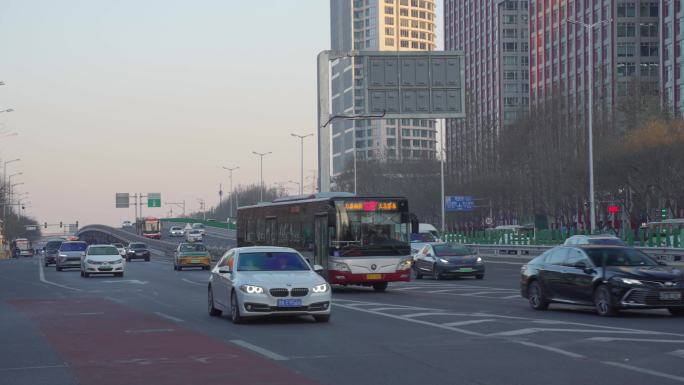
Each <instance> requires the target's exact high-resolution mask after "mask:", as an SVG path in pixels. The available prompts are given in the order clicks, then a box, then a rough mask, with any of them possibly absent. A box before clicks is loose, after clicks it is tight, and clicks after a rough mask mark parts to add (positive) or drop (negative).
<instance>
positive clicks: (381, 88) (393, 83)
mask: <svg viewBox="0 0 684 385" xmlns="http://www.w3.org/2000/svg"><path fill="white" fill-rule="evenodd" d="M357 56H360V57H362V58H363V72H364V81H363V86H362V90H361V92H360V94H362V95H364V100H365V105H364V107H365V110H363V111H362V112H361V113H360V114H361V115H382V117H383V118H389V119H401V118H414V119H431V118H432V119H440V118H464V117H465V108H464V103H463V102H464V99H465V94H464V88H463V83H464V72H463V54H461V53H459V52H440V51H431V52H384V51H383V52H378V51H375V52H368V51H362V52H359V53H358V54H357Z"/></svg>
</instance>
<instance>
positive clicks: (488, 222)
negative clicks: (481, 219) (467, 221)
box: [485, 217, 494, 226]
mask: <svg viewBox="0 0 684 385" xmlns="http://www.w3.org/2000/svg"><path fill="white" fill-rule="evenodd" d="M493 224H494V220H493V219H492V217H487V218H486V219H485V225H487V226H491V225H493Z"/></svg>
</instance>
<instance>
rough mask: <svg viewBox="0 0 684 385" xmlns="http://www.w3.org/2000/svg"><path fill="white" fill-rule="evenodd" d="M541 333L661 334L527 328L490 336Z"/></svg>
mask: <svg viewBox="0 0 684 385" xmlns="http://www.w3.org/2000/svg"><path fill="white" fill-rule="evenodd" d="M539 332H563V333H609V334H646V335H649V334H651V335H653V334H661V333H658V332H649V331H645V330H643V331H627V330H606V329H593V330H590V329H561V328H526V329H516V330H508V331H505V332H499V333H493V334H490V336H496V337H498V336H503V337H511V336H522V335H525V334H533V333H539Z"/></svg>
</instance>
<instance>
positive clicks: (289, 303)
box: [278, 299, 302, 307]
mask: <svg viewBox="0 0 684 385" xmlns="http://www.w3.org/2000/svg"><path fill="white" fill-rule="evenodd" d="M300 306H302V300H301V299H279V300H278V307H300Z"/></svg>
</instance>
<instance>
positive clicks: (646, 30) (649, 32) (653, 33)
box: [639, 23, 658, 37]
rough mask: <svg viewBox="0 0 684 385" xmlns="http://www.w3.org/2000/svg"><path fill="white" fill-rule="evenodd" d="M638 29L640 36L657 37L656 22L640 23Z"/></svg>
mask: <svg viewBox="0 0 684 385" xmlns="http://www.w3.org/2000/svg"><path fill="white" fill-rule="evenodd" d="M639 31H640V32H639V34H640V35H641V37H658V23H641V24H639Z"/></svg>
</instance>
